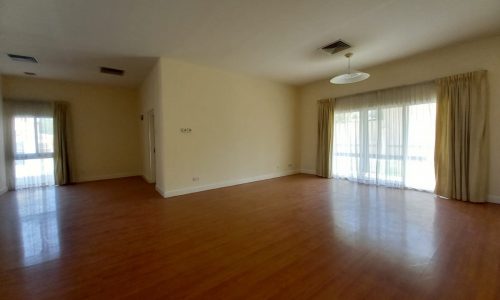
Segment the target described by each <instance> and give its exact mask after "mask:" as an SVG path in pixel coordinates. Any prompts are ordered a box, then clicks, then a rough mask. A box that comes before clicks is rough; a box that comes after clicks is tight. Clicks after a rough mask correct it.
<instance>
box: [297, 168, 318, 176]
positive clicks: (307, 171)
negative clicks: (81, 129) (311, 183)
mask: <svg viewBox="0 0 500 300" xmlns="http://www.w3.org/2000/svg"><path fill="white" fill-rule="evenodd" d="M300 173H302V174H310V175H316V171H314V170H308V169H300Z"/></svg>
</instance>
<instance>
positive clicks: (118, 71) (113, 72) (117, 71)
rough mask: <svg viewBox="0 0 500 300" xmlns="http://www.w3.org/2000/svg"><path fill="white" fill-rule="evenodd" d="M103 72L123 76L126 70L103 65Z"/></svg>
mask: <svg viewBox="0 0 500 300" xmlns="http://www.w3.org/2000/svg"><path fill="white" fill-rule="evenodd" d="M101 73H104V74H111V75H117V76H123V74H124V73H125V71H123V70H120V69H113V68H108V67H101Z"/></svg>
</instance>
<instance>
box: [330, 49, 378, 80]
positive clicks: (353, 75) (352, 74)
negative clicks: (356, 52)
mask: <svg viewBox="0 0 500 300" xmlns="http://www.w3.org/2000/svg"><path fill="white" fill-rule="evenodd" d="M351 56H352V53H347V54H346V55H345V57H346V58H347V61H348V62H347V73H344V74H341V75H337V76H335V77H333V78H332V79H330V82H331V83H333V84H347V83H354V82H359V81H363V80H365V79H368V77H370V74H368V73H364V72H360V71H356V70H352V71H351Z"/></svg>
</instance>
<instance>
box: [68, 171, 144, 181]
mask: <svg viewBox="0 0 500 300" xmlns="http://www.w3.org/2000/svg"><path fill="white" fill-rule="evenodd" d="M133 176H141V175H140V174H138V173H137V172H128V173H115V174H106V175H95V176H83V177H78V178H76V179H75V180H74V182H86V181H98V180H106V179H116V178H123V177H133Z"/></svg>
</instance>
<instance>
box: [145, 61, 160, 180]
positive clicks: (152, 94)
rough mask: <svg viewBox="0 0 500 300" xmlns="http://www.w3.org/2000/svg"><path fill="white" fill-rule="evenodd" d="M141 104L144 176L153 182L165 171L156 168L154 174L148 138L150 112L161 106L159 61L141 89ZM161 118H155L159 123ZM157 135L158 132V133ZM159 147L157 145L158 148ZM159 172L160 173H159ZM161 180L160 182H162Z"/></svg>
mask: <svg viewBox="0 0 500 300" xmlns="http://www.w3.org/2000/svg"><path fill="white" fill-rule="evenodd" d="M139 97H140V105H139V112H140V114H141V115H142V116H143V120H142V121H141V129H140V132H141V153H142V164H141V165H142V176H143V177H144V179H145V180H146V181H148V182H153V178H154V177H160V178H163V172H162V170H161V169H159V168H156V172H155V173H156V176H153V172H154V170H152V169H151V167H150V164H149V140H148V133H149V127H148V121H149V120H148V112H149V111H151V110H154V111H155V113H156V110H157V109H158V107H159V103H160V100H161V86H160V68H159V63H157V64H156V65H155V66H154V68H153V69H152V70H151V72H150V73H149V74H148V76H147V77H146V78H145V79H144V82H143V83H142V85H141V87H140V91H139ZM156 119H158V118H156ZM158 121H160V120H155V122H156V123H158ZM155 129H156V131H158V130H161V127H160V126H159V125H157V126H155ZM156 135H157V133H156ZM158 149H159V147H157V150H158ZM158 160H161V157H157V159H156V161H158ZM158 173H159V175H158ZM161 181H162V180H160V181H159V182H161ZM160 189H161V188H160Z"/></svg>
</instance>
